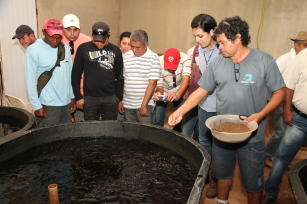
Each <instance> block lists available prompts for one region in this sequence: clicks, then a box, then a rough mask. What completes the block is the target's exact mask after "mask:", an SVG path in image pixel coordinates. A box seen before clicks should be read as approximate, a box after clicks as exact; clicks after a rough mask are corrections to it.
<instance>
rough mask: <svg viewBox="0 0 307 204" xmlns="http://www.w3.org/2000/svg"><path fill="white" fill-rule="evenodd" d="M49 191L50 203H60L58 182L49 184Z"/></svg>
mask: <svg viewBox="0 0 307 204" xmlns="http://www.w3.org/2000/svg"><path fill="white" fill-rule="evenodd" d="M48 192H49V201H50V204H60V202H59V194H58V185H57V184H50V185H49V186H48Z"/></svg>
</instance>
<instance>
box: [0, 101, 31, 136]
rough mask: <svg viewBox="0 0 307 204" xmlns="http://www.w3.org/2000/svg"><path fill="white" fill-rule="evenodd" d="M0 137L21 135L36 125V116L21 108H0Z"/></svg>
mask: <svg viewBox="0 0 307 204" xmlns="http://www.w3.org/2000/svg"><path fill="white" fill-rule="evenodd" d="M0 125H1V127H0V136H9V135H11V136H12V135H19V134H20V133H23V132H24V131H26V130H28V129H30V128H32V127H33V125H34V116H33V115H32V114H31V113H29V112H28V111H26V110H24V109H21V108H14V107H7V106H0Z"/></svg>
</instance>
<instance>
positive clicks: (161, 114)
mask: <svg viewBox="0 0 307 204" xmlns="http://www.w3.org/2000/svg"><path fill="white" fill-rule="evenodd" d="M182 102H183V99H179V100H178V101H174V102H172V103H173V107H174V109H175V110H176V109H177V108H178V107H179V106H180V105H181V104H182ZM166 106H167V102H163V101H157V102H156V121H155V123H154V124H155V125H159V126H161V127H163V126H164V118H165V111H166Z"/></svg>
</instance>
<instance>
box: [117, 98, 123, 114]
mask: <svg viewBox="0 0 307 204" xmlns="http://www.w3.org/2000/svg"><path fill="white" fill-rule="evenodd" d="M117 110H118V112H120V113H121V114H124V112H125V109H124V104H123V102H122V101H120V102H119V103H118V105H117Z"/></svg>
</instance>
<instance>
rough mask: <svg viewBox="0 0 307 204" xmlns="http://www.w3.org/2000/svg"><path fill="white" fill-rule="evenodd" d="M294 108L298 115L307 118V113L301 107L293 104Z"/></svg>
mask: <svg viewBox="0 0 307 204" xmlns="http://www.w3.org/2000/svg"><path fill="white" fill-rule="evenodd" d="M292 109H293V110H294V112H296V113H297V114H298V115H300V116H302V117H304V118H307V115H306V114H305V113H303V112H301V111H300V110H299V109H297V108H296V107H295V106H292Z"/></svg>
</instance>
